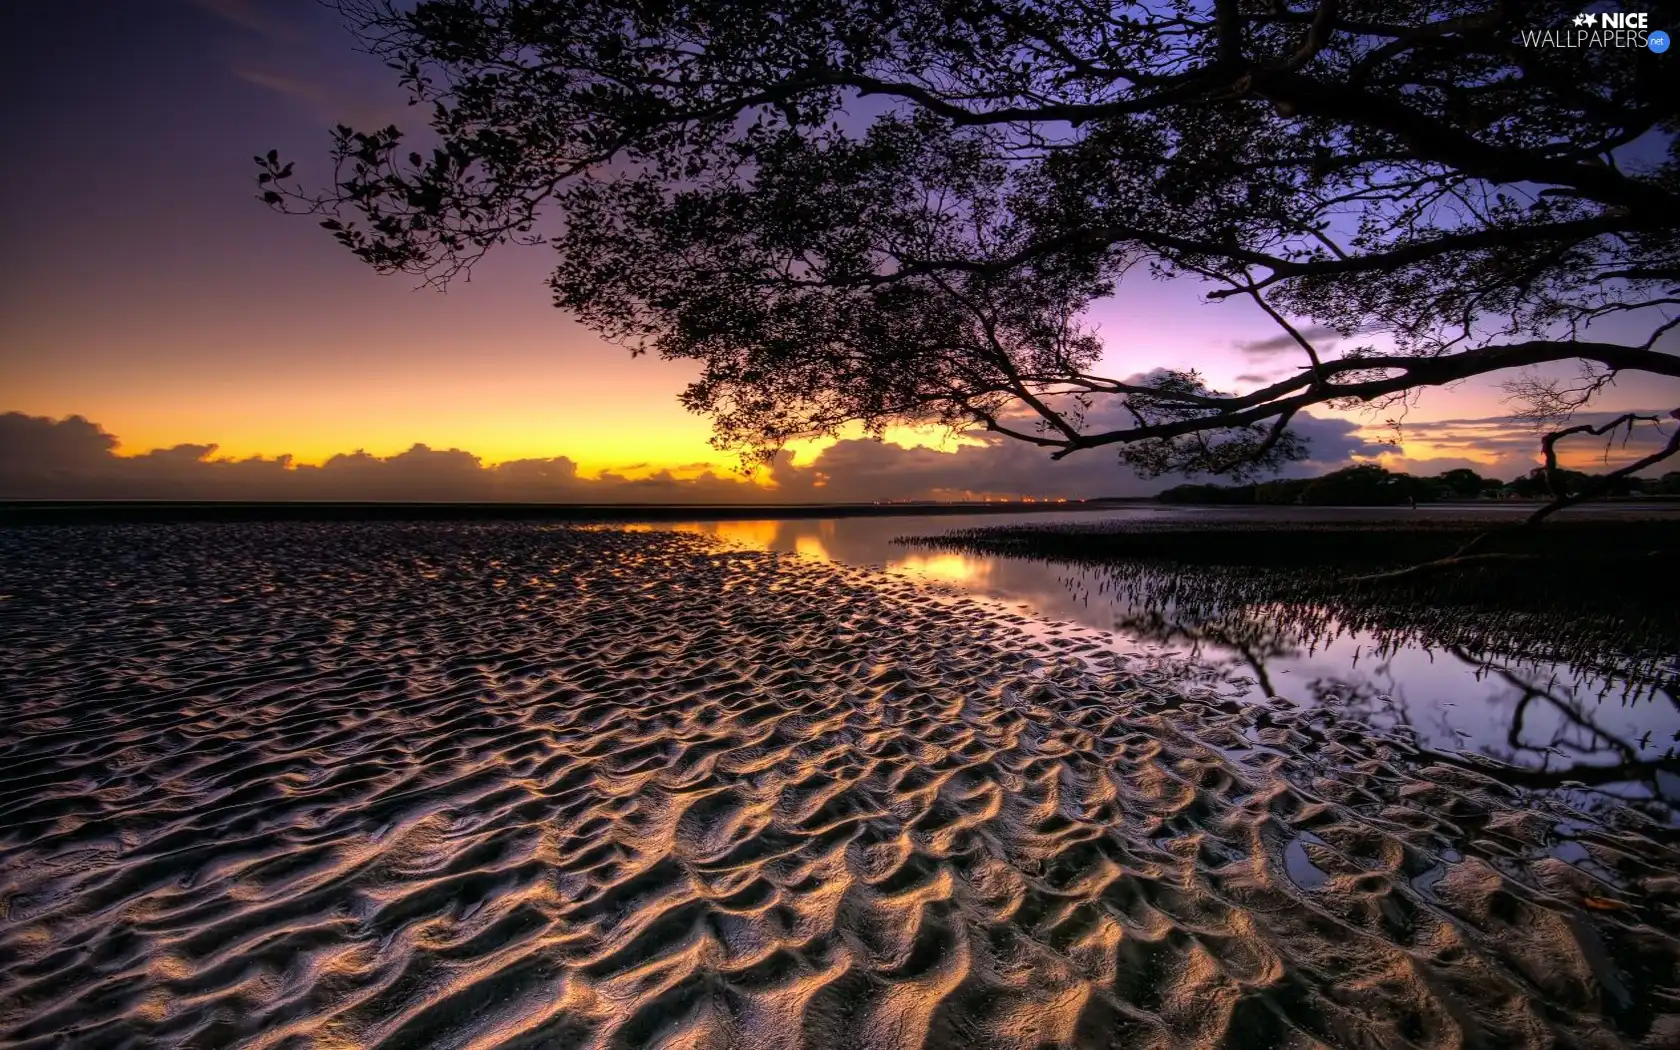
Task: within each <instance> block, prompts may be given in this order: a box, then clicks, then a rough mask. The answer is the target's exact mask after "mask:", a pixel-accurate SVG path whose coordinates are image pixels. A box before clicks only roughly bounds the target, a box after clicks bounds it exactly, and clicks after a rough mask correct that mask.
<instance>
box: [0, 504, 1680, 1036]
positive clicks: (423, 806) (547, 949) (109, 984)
mask: <svg viewBox="0 0 1680 1050" xmlns="http://www.w3.org/2000/svg"><path fill="white" fill-rule="evenodd" d="M0 566H3V567H4V571H3V572H0V593H3V594H4V595H5V597H4V598H3V599H0V696H3V697H4V706H3V708H0V711H3V712H4V715H5V717H6V718H7V720H8V724H7V726H6V729H5V734H4V743H3V744H0V1043H4V1044H6V1045H12V1046H60V1045H73V1046H106V1045H112V1046H115V1045H132V1046H169V1045H190V1046H219V1045H235V1044H237V1045H251V1046H286V1047H341V1046H342V1047H348V1046H363V1045H377V1046H383V1047H398V1046H415V1047H433V1046H437V1047H456V1046H473V1047H489V1046H507V1047H514V1046H519V1047H539V1046H541V1047H573V1046H578V1047H584V1046H589V1047H595V1046H601V1047H620V1046H644V1045H661V1046H672V1047H677V1046H681V1047H696V1048H699V1047H734V1046H741V1047H798V1046H805V1047H814V1048H815V1047H852V1046H856V1047H889V1046H890V1047H896V1046H918V1045H929V1046H957V1047H992V1046H998V1047H1041V1046H1092V1047H1096V1046H1101V1047H1107V1046H1128V1047H1131V1046H1136V1047H1159V1048H1163V1050H1164V1048H1169V1047H1216V1046H1227V1047H1240V1048H1242V1050H1264V1048H1268V1047H1313V1046H1320V1045H1327V1046H1334V1047H1403V1046H1404V1047H1409V1046H1417V1047H1531V1046H1532V1047H1540V1046H1560V1047H1575V1046H1580V1047H1616V1046H1643V1047H1649V1048H1665V1050H1666V1048H1673V1047H1676V1046H1680V940H1677V939H1676V936H1675V933H1676V931H1677V930H1680V876H1677V874H1676V873H1677V871H1680V853H1677V852H1676V850H1675V849H1674V848H1673V845H1672V840H1670V839H1667V838H1665V837H1664V832H1663V831H1662V830H1661V829H1659V828H1656V827H1654V826H1651V825H1647V824H1642V823H1641V822H1640V818H1639V817H1638V816H1637V815H1636V814H1632V813H1626V814H1622V815H1621V819H1619V820H1617V819H1612V820H1611V821H1609V822H1608V823H1605V822H1600V823H1597V824H1592V823H1589V822H1587V821H1586V820H1585V819H1584V818H1582V817H1581V816H1580V815H1578V814H1573V813H1571V812H1570V811H1568V810H1567V809H1566V808H1565V807H1564V804H1563V803H1562V802H1561V801H1560V800H1559V799H1557V798H1552V797H1544V796H1539V795H1531V794H1525V793H1522V792H1519V791H1517V790H1514V789H1509V788H1505V787H1502V786H1501V785H1500V784H1499V783H1498V782H1497V781H1496V780H1495V779H1494V778H1493V777H1492V776H1490V775H1488V774H1487V773H1484V772H1477V771H1476V770H1474V769H1471V768H1466V767H1465V764H1446V763H1443V762H1440V761H1438V760H1432V759H1429V758H1427V757H1425V756H1421V755H1419V754H1418V753H1417V752H1416V751H1415V750H1414V749H1412V748H1411V747H1410V746H1408V744H1407V742H1406V740H1405V739H1404V738H1383V737H1380V736H1374V735H1372V734H1369V733H1366V732H1362V731H1361V729H1360V727H1358V726H1356V725H1352V724H1349V723H1346V722H1341V723H1338V722H1336V721H1335V720H1334V717H1333V715H1331V714H1329V713H1326V712H1316V713H1308V712H1297V711H1294V710H1292V709H1290V708H1289V707H1288V706H1287V705H1284V704H1281V703H1278V704H1276V705H1274V706H1271V707H1267V706H1241V705H1237V704H1235V703H1231V702H1228V701H1220V700H1217V699H1208V698H1203V699H1195V698H1193V697H1194V695H1195V694H1194V693H1193V692H1192V693H1191V694H1190V695H1191V697H1192V698H1186V696H1185V695H1184V693H1185V691H1183V690H1177V691H1175V690H1173V689H1170V688H1166V686H1165V685H1164V684H1163V683H1162V682H1161V681H1160V680H1159V676H1155V677H1150V676H1149V675H1147V674H1143V673H1141V672H1133V671H1129V670H1127V669H1126V667H1125V666H1124V665H1119V664H1115V665H1111V666H1109V667H1107V668H1106V669H1105V668H1104V667H1101V666H1098V667H1081V666H1078V665H1076V664H1075V662H1074V661H1072V660H1071V659H1069V658H1068V657H1067V656H1065V655H1062V656H1058V655H1056V651H1057V650H1055V649H1054V648H1052V649H1048V650H1047V649H1045V648H1043V647H1042V646H1041V645H1037V643H1033V644H1028V643H1027V641H1026V639H1025V637H1024V636H1023V635H1021V634H1020V633H1019V632H1018V631H1017V628H1016V627H1015V626H1013V625H1011V624H1009V623H1007V622H1005V621H1002V620H999V619H998V618H996V617H995V616H992V615H989V614H988V613H986V612H985V611H984V610H983V609H982V608H981V607H980V606H978V605H974V604H971V603H967V602H963V601H952V600H950V599H948V598H944V597H940V596H936V595H932V594H930V593H927V592H921V591H917V590H915V589H913V588H912V586H911V585H909V584H905V583H887V582H882V581H880V580H879V579H878V578H875V577H871V576H870V575H869V574H867V573H864V572H862V571H859V570H845V569H839V568H835V567H832V566H824V565H818V564H815V563H812V562H808V561H803V560H799V559H796V558H791V557H785V556H784V557H777V556H775V555H767V554H749V553H743V552H739V551H730V550H727V549H725V548H722V547H718V546H715V545H712V544H710V543H709V542H708V541H705V540H703V539H700V538H697V537H693V536H684V535H678V534H649V533H626V532H616V531H579V530H567V529H547V528H541V527H535V526H528V525H483V526H447V525H427V526H402V525H367V524H363V525H306V524H292V525H274V526H261V525H228V526H169V527H165V526H157V527H146V526H136V527H127V528H124V527H104V528H86V529H72V528H63V529H38V530H32V529H13V530H0ZM1051 642H1052V646H1054V645H1055V644H1056V643H1058V642H1059V643H1060V644H1061V645H1062V646H1064V647H1065V650H1071V649H1076V648H1078V645H1077V643H1072V642H1068V641H1067V640H1066V639H1051ZM1065 650H1064V651H1065Z"/></svg>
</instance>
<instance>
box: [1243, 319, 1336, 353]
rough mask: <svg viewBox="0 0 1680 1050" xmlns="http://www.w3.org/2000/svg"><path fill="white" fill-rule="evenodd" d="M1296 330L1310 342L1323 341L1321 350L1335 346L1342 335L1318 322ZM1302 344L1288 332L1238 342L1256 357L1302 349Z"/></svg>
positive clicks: (1245, 351) (1244, 351) (1246, 351)
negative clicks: (1266, 337)
mask: <svg viewBox="0 0 1680 1050" xmlns="http://www.w3.org/2000/svg"><path fill="white" fill-rule="evenodd" d="M1296 331H1298V332H1300V333H1301V337H1302V338H1303V339H1306V340H1307V341H1308V342H1310V343H1313V344H1315V345H1317V344H1319V343H1322V344H1323V345H1322V346H1318V349H1321V350H1323V349H1327V348H1329V347H1331V346H1334V345H1335V342H1336V339H1337V338H1339V336H1340V333H1338V332H1337V331H1336V330H1335V329H1334V328H1325V327H1324V326H1323V325H1316V324H1310V325H1305V326H1302V327H1300V328H1298V329H1296ZM1300 346H1301V344H1300V343H1297V342H1296V341H1295V337H1294V336H1292V335H1290V334H1289V333H1287V332H1283V333H1280V334H1278V335H1274V336H1272V337H1270V338H1268V339H1255V340H1252V341H1249V342H1239V343H1237V344H1236V347H1237V349H1238V350H1241V351H1242V352H1243V353H1245V354H1252V355H1254V356H1255V357H1265V356H1267V355H1269V354H1277V353H1282V352H1283V351H1286V350H1298V349H1300Z"/></svg>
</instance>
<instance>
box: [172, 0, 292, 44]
mask: <svg viewBox="0 0 1680 1050" xmlns="http://www.w3.org/2000/svg"><path fill="white" fill-rule="evenodd" d="M188 2H189V3H190V4H191V5H192V6H193V7H196V8H198V9H199V10H201V11H205V12H207V13H209V14H211V15H213V16H215V17H216V18H219V19H221V20H222V21H224V22H227V23H228V24H230V25H236V26H239V27H240V28H241V29H249V30H250V31H252V32H253V33H258V34H260V35H262V36H265V37H270V38H284V37H290V36H292V35H293V34H291V33H288V32H287V31H286V30H285V28H284V25H283V24H282V23H281V22H279V21H278V20H276V19H275V18H274V16H273V14H272V13H271V12H269V11H266V10H264V5H263V4H262V3H260V2H259V0H188Z"/></svg>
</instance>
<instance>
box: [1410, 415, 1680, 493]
mask: <svg viewBox="0 0 1680 1050" xmlns="http://www.w3.org/2000/svg"><path fill="white" fill-rule="evenodd" d="M1637 411H1639V412H1640V414H1644V415H1654V416H1658V417H1662V419H1663V425H1662V426H1661V427H1660V428H1659V427H1655V426H1651V425H1650V424H1648V423H1641V424H1639V425H1638V426H1636V427H1634V429H1633V431H1632V432H1631V433H1629V432H1628V431H1626V430H1622V429H1618V430H1617V431H1616V432H1615V433H1614V434H1607V435H1605V436H1603V437H1593V436H1592V435H1589V434H1579V435H1573V436H1571V437H1568V438H1565V439H1563V440H1562V441H1560V442H1558V445H1557V450H1558V461H1559V463H1561V464H1562V465H1563V466H1565V467H1569V468H1571V469H1575V470H1587V471H1603V470H1609V469H1614V468H1616V467H1619V466H1622V465H1624V464H1626V463H1630V462H1632V461H1633V460H1636V459H1640V458H1642V457H1644V456H1647V455H1649V454H1651V453H1652V452H1655V451H1656V450H1657V449H1659V448H1661V447H1662V446H1663V444H1664V443H1665V442H1666V441H1667V440H1668V436H1669V435H1670V434H1672V433H1674V428H1675V426H1677V425H1680V424H1677V423H1675V422H1674V421H1673V420H1671V419H1669V418H1667V417H1668V413H1667V412H1666V411H1665V410H1663V409H1648V410H1637ZM1619 415H1621V413H1620V412H1600V411H1591V412H1577V413H1576V414H1575V415H1574V416H1573V417H1571V419H1570V420H1569V425H1571V426H1573V425H1576V424H1583V423H1584V424H1587V425H1590V426H1602V425H1603V424H1605V423H1608V422H1609V421H1610V420H1612V419H1615V418H1616V417H1617V416H1619ZM1545 429H1551V428H1549V427H1548V428H1545ZM1543 432H1544V431H1543V430H1541V429H1536V428H1535V427H1534V426H1532V425H1531V424H1529V423H1526V422H1524V421H1523V420H1520V419H1518V418H1516V417H1515V416H1484V417H1480V418H1472V419H1440V420H1431V421H1428V422H1422V423H1413V422H1408V423H1405V424H1404V425H1403V426H1402V427H1401V430H1400V432H1399V441H1400V450H1399V451H1398V452H1397V453H1394V454H1392V455H1390V456H1387V457H1385V458H1384V462H1385V463H1386V464H1387V465H1388V466H1389V467H1391V468H1392V469H1395V470H1405V471H1408V472H1410V473H1413V474H1437V473H1440V472H1441V471H1443V470H1450V469H1452V468H1454V467H1461V466H1467V467H1470V468H1471V469H1473V470H1475V471H1477V472H1478V473H1480V474H1484V475H1492V476H1494V477H1502V478H1514V477H1516V476H1518V475H1520V474H1525V473H1527V472H1528V471H1530V470H1533V469H1534V468H1535V467H1536V466H1539V465H1540V438H1541V435H1542V433H1543ZM1409 452H1417V453H1422V454H1417V455H1413V454H1409ZM1672 469H1674V465H1673V464H1672V463H1669V464H1659V465H1658V466H1657V467H1655V468H1653V472H1654V473H1662V472H1663V471H1664V470H1672Z"/></svg>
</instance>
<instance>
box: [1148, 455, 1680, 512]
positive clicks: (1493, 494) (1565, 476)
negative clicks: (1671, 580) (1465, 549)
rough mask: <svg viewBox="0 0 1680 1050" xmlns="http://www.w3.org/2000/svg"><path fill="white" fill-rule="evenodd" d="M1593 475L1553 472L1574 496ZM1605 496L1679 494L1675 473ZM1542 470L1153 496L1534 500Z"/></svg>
mask: <svg viewBox="0 0 1680 1050" xmlns="http://www.w3.org/2000/svg"><path fill="white" fill-rule="evenodd" d="M1594 476H1595V475H1592V474H1585V473H1582V472H1581V471H1578V470H1560V471H1558V480H1559V485H1560V487H1561V488H1562V489H1563V491H1564V492H1565V493H1566V494H1567V493H1571V492H1577V491H1579V490H1580V489H1581V487H1582V486H1584V485H1585V484H1586V483H1587V482H1588V481H1589V480H1591V479H1592V478H1593V477H1594ZM1605 494H1606V495H1610V496H1635V495H1646V496H1680V470H1675V471H1670V472H1669V473H1667V474H1664V475H1663V476H1662V477H1660V478H1619V479H1617V480H1616V481H1615V482H1614V483H1613V484H1612V485H1611V486H1610V488H1609V489H1608V490H1607V491H1606V493H1605ZM1550 495H1551V492H1550V490H1549V489H1548V488H1547V486H1546V478H1545V472H1544V471H1543V470H1541V469H1540V468H1538V467H1536V468H1535V469H1533V470H1531V471H1529V472H1528V473H1527V474H1524V475H1523V476H1522V477H1520V478H1517V479H1516V480H1515V481H1501V480H1499V479H1498V478H1484V477H1482V476H1481V475H1480V474H1477V473H1476V472H1475V471H1473V470H1468V469H1464V468H1460V469H1458V470H1449V471H1447V472H1446V473H1444V474H1436V475H1435V476H1433V477H1413V476H1412V475H1410V474H1399V473H1395V472H1394V471H1391V470H1386V469H1384V468H1383V467H1380V466H1377V465H1376V464H1374V463H1366V464H1361V465H1359V466H1354V467H1345V468H1343V469H1341V470H1338V471H1334V472H1333V473H1330V474H1325V475H1323V476H1321V477H1316V478H1284V479H1279V480H1277V481H1261V482H1255V483H1253V484H1249V485H1206V484H1201V485H1199V484H1190V485H1177V486H1175V487H1173V488H1170V489H1167V490H1166V491H1165V492H1162V493H1161V494H1160V495H1158V496H1156V497H1155V498H1156V499H1158V500H1160V501H1161V502H1162V503H1229V504H1272V505H1276V504H1307V505H1311V506H1320V507H1391V506H1396V505H1399V504H1403V503H1410V502H1411V501H1413V500H1416V501H1417V502H1419V503H1434V502H1438V501H1441V500H1467V499H1539V498H1542V497H1547V496H1550Z"/></svg>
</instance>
